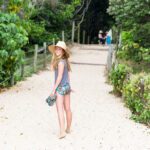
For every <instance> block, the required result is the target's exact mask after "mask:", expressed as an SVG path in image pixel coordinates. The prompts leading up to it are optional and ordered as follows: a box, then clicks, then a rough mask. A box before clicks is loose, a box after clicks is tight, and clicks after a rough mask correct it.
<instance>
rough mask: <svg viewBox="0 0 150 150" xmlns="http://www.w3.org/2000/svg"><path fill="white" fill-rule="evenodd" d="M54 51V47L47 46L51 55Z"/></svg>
mask: <svg viewBox="0 0 150 150" xmlns="http://www.w3.org/2000/svg"><path fill="white" fill-rule="evenodd" d="M55 49H56V45H49V46H48V50H49V51H50V52H51V53H54V51H55Z"/></svg>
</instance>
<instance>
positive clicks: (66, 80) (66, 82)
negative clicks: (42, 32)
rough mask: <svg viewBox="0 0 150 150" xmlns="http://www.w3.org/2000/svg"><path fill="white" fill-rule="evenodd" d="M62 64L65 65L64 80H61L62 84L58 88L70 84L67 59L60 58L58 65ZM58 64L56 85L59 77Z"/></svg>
mask: <svg viewBox="0 0 150 150" xmlns="http://www.w3.org/2000/svg"><path fill="white" fill-rule="evenodd" d="M60 62H63V63H64V71H63V77H62V80H61V82H60V84H59V85H58V86H64V85H66V84H70V82H69V78H68V68H67V63H66V59H63V58H60V59H59V61H58V64H59V63H60ZM58 64H57V68H56V70H55V83H56V80H57V77H58Z"/></svg>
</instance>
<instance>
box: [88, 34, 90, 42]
mask: <svg viewBox="0 0 150 150" xmlns="http://www.w3.org/2000/svg"><path fill="white" fill-rule="evenodd" d="M88 44H90V36H89V35H88Z"/></svg>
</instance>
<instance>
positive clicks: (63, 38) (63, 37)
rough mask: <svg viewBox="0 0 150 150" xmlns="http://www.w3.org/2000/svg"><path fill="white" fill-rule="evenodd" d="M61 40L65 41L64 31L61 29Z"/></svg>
mask: <svg viewBox="0 0 150 150" xmlns="http://www.w3.org/2000/svg"><path fill="white" fill-rule="evenodd" d="M62 41H65V33H64V31H62Z"/></svg>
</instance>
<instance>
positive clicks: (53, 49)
mask: <svg viewBox="0 0 150 150" xmlns="http://www.w3.org/2000/svg"><path fill="white" fill-rule="evenodd" d="M57 46H58V47H61V48H62V49H63V50H64V51H65V53H66V57H67V58H69V56H70V55H69V51H68V49H67V46H66V44H65V42H64V41H58V43H57V44H56V45H48V50H49V51H50V52H51V53H54V52H55V49H56V47H57Z"/></svg>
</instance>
